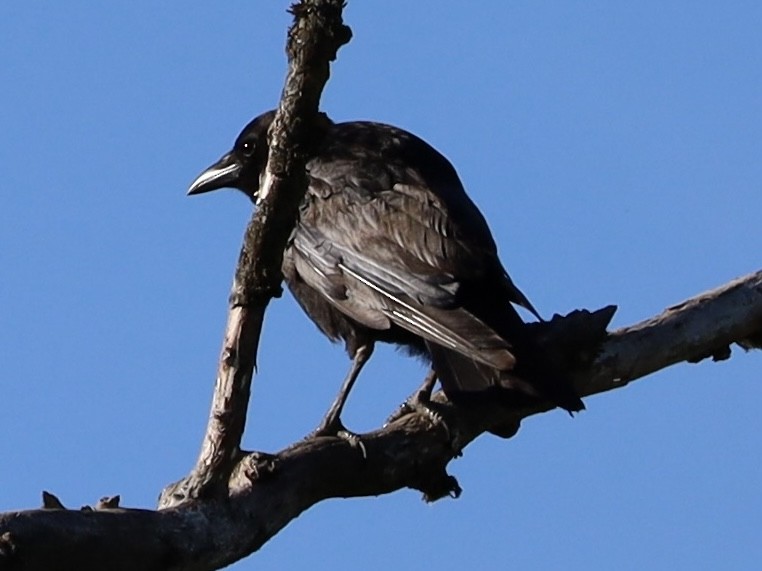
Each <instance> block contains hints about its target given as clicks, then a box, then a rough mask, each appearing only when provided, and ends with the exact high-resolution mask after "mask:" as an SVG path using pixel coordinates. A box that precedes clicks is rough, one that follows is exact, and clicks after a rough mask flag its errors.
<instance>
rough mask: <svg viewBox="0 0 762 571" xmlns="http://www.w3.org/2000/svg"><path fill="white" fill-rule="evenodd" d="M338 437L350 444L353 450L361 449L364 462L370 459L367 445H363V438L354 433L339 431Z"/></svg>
mask: <svg viewBox="0 0 762 571" xmlns="http://www.w3.org/2000/svg"><path fill="white" fill-rule="evenodd" d="M336 436H338V437H339V438H341V439H342V440H346V441H347V442H349V445H350V446H352V447H353V448H359V449H360V454H362V459H363V460H367V459H368V451H367V450H366V449H365V444H364V443H363V441H362V438H360V437H359V436H358V435H357V434H355V433H354V432H349V431H348V430H339V431H338V432H337V433H336Z"/></svg>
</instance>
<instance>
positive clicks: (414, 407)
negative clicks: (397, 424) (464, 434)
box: [384, 391, 453, 441]
mask: <svg viewBox="0 0 762 571" xmlns="http://www.w3.org/2000/svg"><path fill="white" fill-rule="evenodd" d="M415 413H418V414H420V415H421V416H424V417H425V418H426V419H427V420H428V421H429V422H430V423H431V425H432V426H441V427H442V428H443V429H444V432H445V434H446V435H447V440H448V441H452V440H453V438H452V432H451V431H450V427H449V426H448V425H447V422H446V421H445V419H444V416H442V414H440V413H439V412H438V411H437V410H435V409H434V407H433V406H432V403H431V400H430V399H429V398H428V396H427V395H426V394H422V392H421V391H418V392H416V393H415V394H413V395H412V396H411V397H410V398H409V399H407V400H406V401H405V402H403V403H402V404H401V405H400V406H399V408H398V409H397V410H396V411H395V412H393V413H392V415H391V416H390V417H389V418H388V419H386V422H385V423H384V427H386V426H388V425H390V424H391V423H392V422H394V421H395V420H399V419H400V418H402V417H404V416H407V415H409V414H415Z"/></svg>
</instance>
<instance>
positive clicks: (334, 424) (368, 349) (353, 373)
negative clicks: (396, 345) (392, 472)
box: [312, 343, 373, 458]
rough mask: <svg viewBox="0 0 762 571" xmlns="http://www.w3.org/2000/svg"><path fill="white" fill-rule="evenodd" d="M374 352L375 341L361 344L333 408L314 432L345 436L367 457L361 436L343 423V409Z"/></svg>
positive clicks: (313, 434)
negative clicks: (349, 429)
mask: <svg viewBox="0 0 762 571" xmlns="http://www.w3.org/2000/svg"><path fill="white" fill-rule="evenodd" d="M372 354H373V343H367V344H365V345H360V347H359V348H358V349H357V351H355V355H354V357H353V359H352V366H351V368H350V369H349V373H348V374H347V376H346V378H345V379H344V383H343V384H342V385H341V389H340V390H339V394H338V395H336V398H335V399H334V401H333V404H331V408H329V409H328V412H327V413H326V415H325V417H324V418H323V421H322V422H321V423H320V426H318V427H317V430H315V432H313V433H312V436H313V437H315V436H338V437H339V438H343V439H344V440H347V441H348V442H349V443H350V444H352V445H353V446H357V447H359V448H360V450H361V452H362V455H363V458H366V457H367V455H366V452H365V446H364V445H363V443H362V441H361V440H360V437H359V436H357V435H356V434H354V433H352V432H350V431H348V430H347V429H346V428H344V425H343V424H342V423H341V411H342V410H343V409H344V404H345V403H346V402H347V398H348V397H349V393H350V391H351V390H352V387H353V386H354V384H355V381H356V380H357V377H358V376H359V375H360V371H362V368H363V367H364V366H365V363H367V362H368V360H369V359H370V356H371V355H372Z"/></svg>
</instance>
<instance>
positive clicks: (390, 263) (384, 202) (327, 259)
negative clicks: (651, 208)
mask: <svg viewBox="0 0 762 571" xmlns="http://www.w3.org/2000/svg"><path fill="white" fill-rule="evenodd" d="M273 117H274V112H273V111H270V112H267V113H264V114H263V115H260V116H259V117H257V118H256V119H254V120H253V121H252V122H251V123H249V124H248V125H247V126H246V127H245V128H244V130H243V131H242V132H241V134H240V135H239V137H238V139H237V140H236V142H235V145H234V147H233V150H232V151H230V152H229V153H227V154H225V155H224V156H223V157H222V158H221V159H220V160H219V161H218V162H217V163H215V164H214V165H212V166H211V167H209V168H208V169H207V170H206V171H204V172H203V173H202V174H201V175H200V176H199V177H198V178H197V179H196V180H195V181H194V182H193V183H192V185H191V187H190V190H189V191H188V194H199V193H203V192H207V191H210V190H215V189H218V188H223V187H234V188H238V189H239V190H242V191H243V192H244V193H246V194H247V195H248V196H249V197H250V198H251V199H252V200H256V198H257V196H258V192H259V183H260V176H261V175H262V174H263V172H264V168H265V164H266V161H267V153H268V148H267V131H268V128H269V127H270V125H271V123H272V120H273ZM323 121H324V122H325V124H324V125H323V129H324V131H323V135H322V136H321V138H320V141H319V142H318V143H317V144H316V146H315V151H314V153H313V155H312V157H311V158H310V160H309V161H308V162H307V173H308V178H309V188H308V190H307V193H306V196H305V198H304V201H303V202H302V204H301V206H300V209H299V219H298V221H297V224H296V227H295V229H294V232H293V234H292V236H291V239H290V241H289V244H288V246H287V249H286V251H285V253H284V261H283V274H284V277H285V280H286V282H287V284H288V286H289V288H290V290H291V291H292V293H293V295H294V297H295V298H296V300H297V301H298V302H299V304H300V305H301V306H302V308H303V309H304V311H305V312H306V313H307V315H308V316H309V317H310V318H311V319H312V320H313V321H314V322H315V323H316V324H317V326H318V327H319V328H320V330H321V331H322V332H323V333H324V334H325V335H327V336H328V337H329V338H330V339H332V340H334V341H338V340H343V341H344V343H345V345H346V349H347V352H348V353H349V355H350V356H351V357H352V358H353V359H354V362H353V367H352V371H351V372H350V375H349V376H348V378H347V380H346V381H345V386H344V387H343V388H342V391H341V393H340V395H339V397H338V398H337V401H336V402H335V403H334V406H333V407H332V409H331V411H330V412H329V414H328V416H327V418H326V421H324V423H323V425H322V426H321V429H322V430H323V431H324V432H330V431H334V430H336V429H338V427H340V426H341V425H340V421H339V415H340V412H341V408H342V406H343V403H344V400H345V398H346V396H347V394H348V392H349V390H350V388H351V385H352V383H353V382H354V379H355V378H356V376H357V374H358V373H359V370H360V369H361V368H362V366H363V364H364V363H365V362H366V361H367V359H368V358H369V357H370V354H371V352H372V350H373V345H374V343H375V342H376V341H383V342H388V343H394V344H398V345H402V346H404V347H406V348H407V349H408V350H409V351H410V352H412V353H414V354H418V355H423V356H426V357H428V358H429V359H431V361H432V366H433V369H434V371H435V372H436V375H437V377H438V378H439V381H440V383H441V385H442V388H443V390H444V391H445V393H446V394H447V395H448V396H450V397H451V398H458V397H466V396H468V395H478V394H490V395H495V396H500V397H501V398H508V399H510V398H511V395H515V396H517V397H520V398H524V399H525V398H526V396H527V395H529V396H530V397H532V398H538V399H544V400H548V401H550V402H552V403H554V404H556V405H558V406H560V407H562V408H564V409H566V410H568V411H577V410H581V409H582V408H584V405H583V404H582V401H581V400H580V399H579V397H578V396H577V394H576V393H575V391H574V389H573V387H572V385H571V383H570V381H569V379H568V378H567V377H566V376H565V375H564V373H563V372H562V371H560V370H558V369H557V368H556V367H554V366H553V364H552V362H551V360H549V359H547V358H546V356H545V355H544V354H543V351H542V350H541V349H540V347H539V346H538V345H537V344H536V343H535V341H534V339H533V337H532V335H531V334H530V332H529V330H528V328H527V326H526V325H525V323H524V322H523V321H522V319H521V317H520V316H519V314H518V313H517V311H516V309H515V308H514V307H513V305H512V304H516V305H519V306H523V307H525V308H527V309H528V310H529V311H531V312H532V313H534V314H535V315H537V312H536V311H535V309H534V308H533V307H532V305H531V303H530V302H529V301H528V299H527V298H526V297H525V296H524V294H523V293H521V291H519V289H518V288H517V287H516V286H515V285H514V284H513V282H512V281H511V279H510V277H509V276H508V274H507V272H506V271H505V269H504V268H503V266H502V264H501V262H500V260H499V258H498V255H497V247H496V245H495V242H494V240H493V238H492V235H491V233H490V230H489V227H488V226H487V223H486V221H485V219H484V217H483V216H482V214H481V212H480V211H479V210H478V208H477V207H476V206H475V205H474V203H473V202H472V201H471V200H470V198H469V197H468V196H467V195H466V193H465V191H464V189H463V186H462V184H461V182H460V179H459V178H458V175H457V173H456V172H455V169H454V168H453V166H452V165H451V164H450V162H449V161H448V160H447V159H446V158H445V157H444V156H442V155H441V154H440V153H439V152H437V151H436V150H435V149H434V148H432V147H431V146H430V145H428V144H427V143H426V142H425V141H423V140H421V139H420V138H418V137H416V136H415V135H412V134H410V133H408V132H407V131H404V130H402V129H399V128H397V127H392V126H390V125H384V124H380V123H373V122H364V121H356V122H348V123H332V122H330V121H329V120H328V119H327V118H325V117H324V116H323ZM538 318H539V315H538Z"/></svg>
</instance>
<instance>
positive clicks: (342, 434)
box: [308, 420, 368, 460]
mask: <svg viewBox="0 0 762 571" xmlns="http://www.w3.org/2000/svg"><path fill="white" fill-rule="evenodd" d="M320 437H335V438H340V439H341V440H344V441H345V442H347V443H349V445H350V446H352V448H357V449H359V450H360V454H362V459H363V460H367V459H368V450H367V449H366V448H365V443H364V442H363V441H362V438H360V436H358V435H357V434H355V433H354V432H352V431H350V430H347V429H346V428H345V427H344V425H343V424H342V423H341V421H340V420H339V421H334V422H325V423H323V424H321V425H320V426H319V427H318V428H317V429H316V430H315V431H314V432H313V433H312V434H310V435H309V437H308V438H320Z"/></svg>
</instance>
